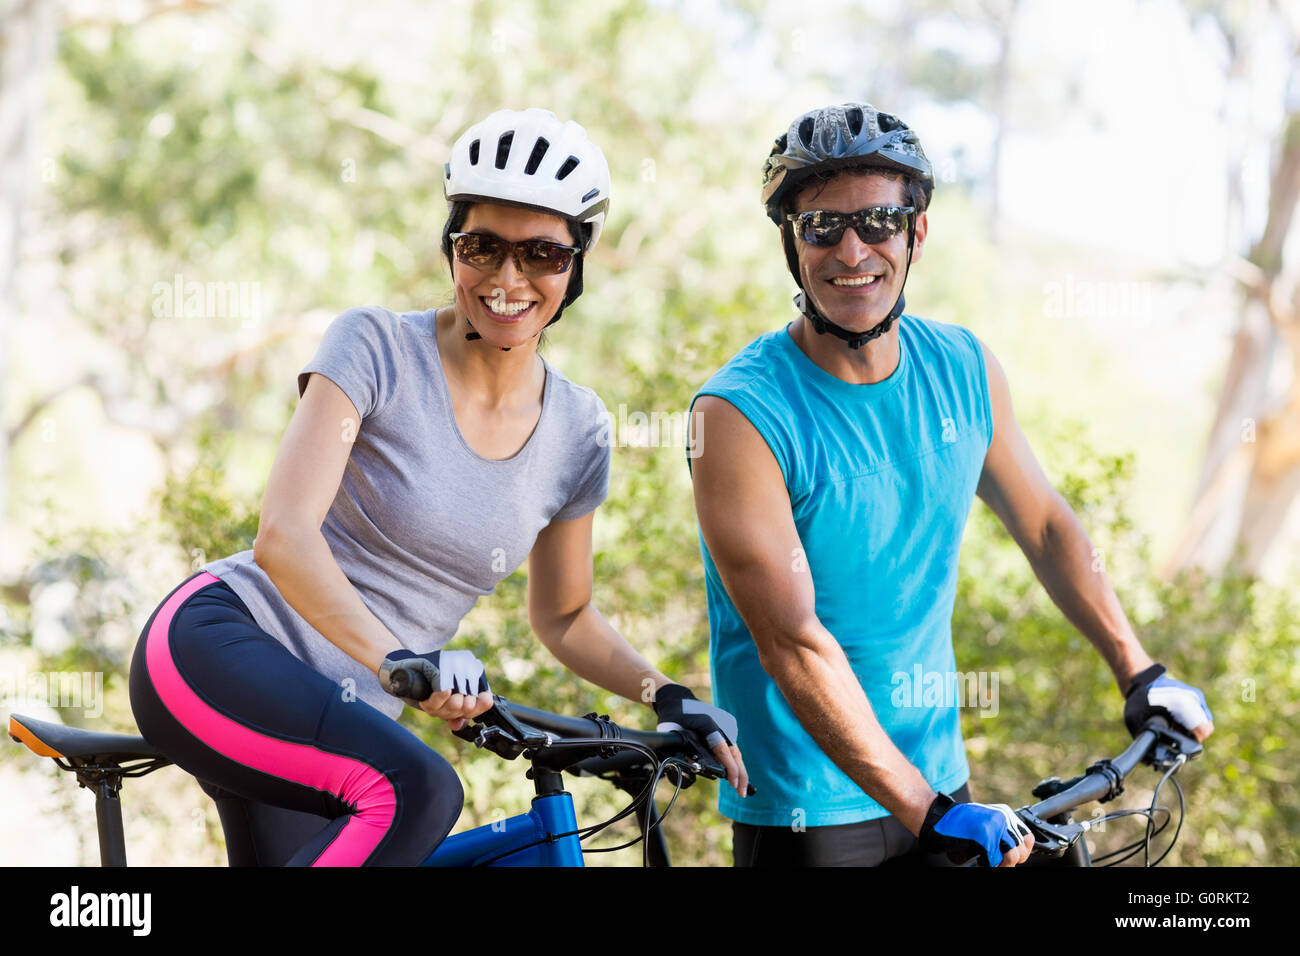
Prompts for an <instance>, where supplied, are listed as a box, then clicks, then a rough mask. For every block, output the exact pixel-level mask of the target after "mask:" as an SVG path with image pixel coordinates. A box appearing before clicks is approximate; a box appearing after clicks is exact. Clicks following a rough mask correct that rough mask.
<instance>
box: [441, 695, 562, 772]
mask: <svg viewBox="0 0 1300 956" xmlns="http://www.w3.org/2000/svg"><path fill="white" fill-rule="evenodd" d="M493 700H494V703H493V705H492V706H491V707H489V708H488V709H487V710H485V711H484V712H483V713H481V714H479V715H478V716H477V717H474V718H472V720H473V721H474V722H473V723H467V724H466V725H465V726H464V727H462V728H460V730H453V731H452V733H453V734H455V735H456V736H457V737H459V738H460V739H461V740H467V741H469V742H470V743H472V744H473V745H474V746H476V747H482V748H485V749H487V750H491V751H492V752H493V753H495V754H497V755H499V756H502V757H505V758H506V759H507V760H514V759H515V758H516V757H518V756H519V755H520V754H523V753H527V752H528V751H530V750H535V749H537V748H538V747H546V746H549V745H550V744H551V742H552V741H553V739H554V738H552V737H551V735H550V734H546V733H540V732H538V731H536V730H533V729H532V728H531V727H526V726H524V725H523V724H521V723H520V722H519V721H518V720H517V719H516V718H515V715H514V714H513V713H511V711H510V702H509V701H508V700H506V698H504V697H501V696H499V695H494V696H493Z"/></svg>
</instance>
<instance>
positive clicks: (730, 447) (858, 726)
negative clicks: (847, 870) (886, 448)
mask: <svg viewBox="0 0 1300 956" xmlns="http://www.w3.org/2000/svg"><path fill="white" fill-rule="evenodd" d="M706 420H707V424H705V422H706ZM691 429H692V439H693V437H694V435H696V434H699V435H700V436H707V441H701V442H700V443H699V444H698V445H694V444H693V447H696V448H698V450H699V451H700V454H699V455H698V457H696V458H695V459H694V461H693V465H692V471H693V475H692V477H693V481H694V489H695V510H696V512H697V514H698V516H699V521H700V530H701V532H702V533H703V535H704V541H705V544H706V545H707V546H708V549H709V554H710V555H711V556H712V558H713V562H714V564H715V565H717V568H718V573H719V574H720V575H721V577H722V583H723V585H724V586H725V587H726V589H727V593H728V594H729V595H730V596H731V600H732V602H733V603H734V604H735V605H736V610H737V611H738V612H739V613H740V616H741V618H742V619H743V620H744V622H745V625H746V626H747V627H748V628H749V631H750V633H751V634H752V635H753V637H754V643H755V645H756V646H757V648H758V655H759V661H760V663H761V664H762V666H763V669H764V670H765V671H766V672H767V673H768V674H770V675H771V677H772V679H773V680H774V681H776V684H777V686H778V687H779V688H780V689H781V693H782V694H784V695H785V699H786V700H787V701H789V703H790V707H791V708H792V709H793V710H794V712H795V715H796V716H797V717H798V718H799V722H800V723H801V724H802V725H803V727H804V729H806V730H807V731H808V733H809V734H810V735H811V736H812V738H813V739H814V740H815V741H817V744H818V745H819V746H820V747H821V748H822V750H823V751H825V752H826V755H827V756H828V757H830V758H831V760H832V761H834V763H835V765H836V766H837V767H839V768H840V769H841V770H843V771H844V773H845V774H847V775H848V777H849V778H850V779H851V780H853V782H854V783H856V784H857V785H858V786H859V787H861V788H862V789H863V790H864V791H865V792H866V793H867V794H868V795H869V796H871V797H872V798H873V799H874V800H876V801H877V802H878V803H879V804H880V805H881V806H883V807H884V808H885V809H887V810H888V811H889V812H890V813H892V814H893V815H894V816H895V817H897V818H898V819H899V821H900V822H901V823H902V824H903V825H904V826H905V827H907V829H908V830H910V831H911V832H912V833H915V834H919V833H920V830H921V825H922V823H924V821H925V814H926V811H927V810H928V809H929V807H930V804H931V803H932V802H933V801H934V798H935V796H936V794H935V792H934V790H932V789H931V788H930V785H929V784H928V783H926V781H925V778H924V777H923V776H922V775H921V772H920V771H919V770H917V769H916V767H915V766H913V765H912V764H911V763H910V762H909V761H908V760H907V758H906V757H904V756H903V754H902V753H901V752H900V751H899V749H898V748H897V747H896V746H894V743H893V741H891V740H890V739H889V736H888V735H887V734H886V733H885V731H884V729H883V728H882V727H881V726H880V722H879V721H878V720H877V719H876V715H875V713H874V712H873V710H872V708H871V703H870V701H868V700H867V696H866V694H865V693H864V692H863V690H862V685H861V684H860V683H859V682H858V679H857V677H856V676H855V675H854V674H853V671H852V669H851V668H850V667H849V662H848V658H846V657H845V656H844V651H843V649H842V648H841V647H840V645H839V643H838V642H837V641H836V640H835V638H834V637H832V636H831V634H830V633H829V632H828V631H827V630H826V628H825V627H823V626H822V624H821V622H820V621H819V620H818V619H817V615H816V613H815V611H814V590H813V583H812V575H811V573H810V572H809V571H807V570H806V562H802V561H797V560H796V559H797V558H798V556H799V553H800V548H801V542H800V540H799V533H798V531H797V530H796V528H795V524H794V515H793V514H792V513H791V510H790V497H789V492H788V491H787V489H786V486H785V479H784V477H783V476H782V474H781V469H780V466H779V465H778V464H777V462H776V459H775V458H774V457H773V456H772V452H771V449H769V448H768V447H767V443H766V442H765V441H764V440H763V438H762V436H760V435H759V434H758V432H757V430H756V429H755V428H754V426H753V425H752V424H751V423H750V421H749V419H747V418H746V417H745V416H744V415H743V414H741V412H740V411H739V410H738V409H737V408H736V407H735V406H733V405H732V404H731V403H730V402H727V401H725V400H724V399H722V398H718V397H716V396H711V395H705V396H701V397H700V398H699V399H697V400H696V402H695V406H694V408H693V410H692V414H691ZM799 568H805V569H804V570H797V569H799ZM741 732H742V733H743V732H744V728H743V727H742V728H741Z"/></svg>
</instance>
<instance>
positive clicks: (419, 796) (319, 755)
mask: <svg viewBox="0 0 1300 956" xmlns="http://www.w3.org/2000/svg"><path fill="white" fill-rule="evenodd" d="M130 690H131V709H132V710H133V711H134V713H135V719H136V723H137V726H138V727H139V729H140V733H141V735H142V736H143V737H144V738H145V739H146V740H148V741H149V742H150V743H151V744H153V745H154V746H155V747H158V748H159V749H160V750H162V751H163V753H165V754H166V755H167V756H168V757H169V758H170V759H171V760H172V761H173V762H174V763H176V764H177V765H178V766H180V767H181V768H182V769H184V770H185V771H187V772H188V773H191V774H193V775H194V776H195V777H197V778H198V779H199V782H200V784H201V786H202V787H203V789H204V791H205V792H207V793H208V794H209V796H211V797H213V799H214V800H215V801H216V803H217V808H218V811H219V813H220V816H221V823H222V829H223V830H224V831H225V834H226V846H227V853H228V856H229V858H230V864H231V865H232V866H240V865H243V866H248V865H288V866H413V865H415V864H418V863H420V862H421V861H423V860H424V859H426V858H427V857H428V856H429V854H430V853H432V852H433V850H434V848H436V847H437V846H438V844H439V843H441V842H442V840H443V838H444V837H445V836H446V835H447V833H448V832H450V830H451V828H452V826H453V825H454V824H455V822H456V818H457V817H458V816H459V815H460V810H461V804H462V800H463V797H464V792H463V790H462V789H461V785H460V780H459V778H458V777H457V776H456V772H455V771H454V770H453V769H452V767H451V765H450V764H448V763H447V761H445V760H444V759H443V758H442V757H440V756H439V755H438V754H437V753H436V752H434V751H433V750H432V749H430V748H429V746H428V745H427V744H425V743H423V742H422V741H421V740H420V739H419V738H417V737H416V736H415V735H414V734H412V733H411V732H410V731H408V730H406V729H405V728H404V727H402V726H401V725H400V724H398V723H397V721H395V720H392V719H391V718H389V717H386V716H385V715H383V714H381V713H380V712H379V711H377V710H375V709H374V708H373V707H371V706H370V705H369V704H366V703H363V702H362V701H360V700H356V699H349V697H348V696H347V695H345V694H344V692H343V688H341V687H340V686H339V685H338V684H335V683H334V682H333V681H331V680H329V678H327V677H325V676H323V675H322V674H320V673H318V672H317V671H315V670H313V669H312V668H311V667H309V666H307V665H306V664H304V663H303V662H302V661H300V660H298V658H296V657H294V656H293V654H291V653H290V652H289V650H288V649H287V648H285V647H284V646H283V645H282V644H280V642H279V641H277V640H276V639H275V638H273V637H272V636H271V635H269V634H267V633H266V632H265V631H263V630H262V629H261V628H260V627H259V626H258V624H257V622H256V621H255V620H254V619H253V616H252V615H251V614H250V613H249V611H248V608H247V607H246V606H245V605H244V602H243V601H241V600H240V599H239V596H238V595H236V594H235V592H234V591H233V590H231V588H230V586H229V585H228V584H226V583H225V582H223V581H222V580H221V579H220V578H217V577H215V576H214V575H212V574H210V573H208V572H206V571H200V572H199V573H197V574H195V575H193V576H192V577H190V578H189V579H187V580H186V581H185V582H184V583H182V584H181V585H180V586H178V587H177V588H176V589H175V590H174V591H172V593H171V594H169V595H168V596H167V598H166V599H165V600H164V601H163V602H162V604H160V605H159V606H158V608H157V610H155V611H154V612H153V614H152V616H150V618H149V622H148V623H147V624H145V627H144V631H143V632H142V633H141V635H140V640H139V641H138V642H137V644H136V648H135V654H134V657H133V658H132V661H131V681H130Z"/></svg>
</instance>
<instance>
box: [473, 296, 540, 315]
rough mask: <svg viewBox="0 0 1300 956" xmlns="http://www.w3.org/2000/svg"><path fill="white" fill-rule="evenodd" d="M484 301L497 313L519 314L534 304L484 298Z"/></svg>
mask: <svg viewBox="0 0 1300 956" xmlns="http://www.w3.org/2000/svg"><path fill="white" fill-rule="evenodd" d="M483 303H484V305H486V306H487V307H488V308H489V309H491V310H492V311H493V312H494V313H496V314H497V315H518V314H519V313H520V312H523V311H524V310H525V309H527V308H528V307H529V306H531V305H532V303H531V302H502V301H500V300H499V299H484V300H483ZM498 305H499V306H501V307H500V308H498Z"/></svg>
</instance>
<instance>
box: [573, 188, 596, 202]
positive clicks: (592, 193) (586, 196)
mask: <svg viewBox="0 0 1300 956" xmlns="http://www.w3.org/2000/svg"><path fill="white" fill-rule="evenodd" d="M599 195H600V187H599V186H593V187H592V188H591V189H588V190H587V191H586V193H584V194H583V197H582V198H581V199H579V200H578V202H586V201H587V200H589V199H595V198H596V197H597V196H599Z"/></svg>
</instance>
